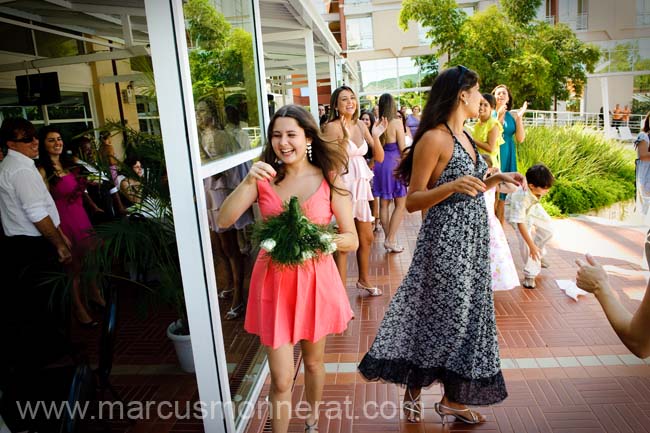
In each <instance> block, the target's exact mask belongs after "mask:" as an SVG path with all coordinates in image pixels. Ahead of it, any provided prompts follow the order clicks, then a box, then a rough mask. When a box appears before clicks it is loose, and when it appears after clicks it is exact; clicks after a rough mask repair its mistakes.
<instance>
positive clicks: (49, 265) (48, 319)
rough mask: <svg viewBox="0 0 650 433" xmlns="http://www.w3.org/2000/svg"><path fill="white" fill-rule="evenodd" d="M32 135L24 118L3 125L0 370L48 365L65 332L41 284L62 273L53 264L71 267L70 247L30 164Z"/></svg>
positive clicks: (0, 137)
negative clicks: (4, 366)
mask: <svg viewBox="0 0 650 433" xmlns="http://www.w3.org/2000/svg"><path fill="white" fill-rule="evenodd" d="M35 134H36V129H35V128H34V126H33V125H32V124H31V123H30V122H29V121H27V120H25V119H22V118H11V119H6V120H5V121H4V122H3V123H2V127H1V128H0V140H1V143H0V144H6V146H7V148H8V149H9V150H8V152H7V155H6V156H5V158H4V160H3V161H2V162H1V163H0V220H2V229H3V231H4V235H5V237H4V238H3V239H2V245H1V246H0V254H1V256H0V257H1V259H2V262H1V267H2V268H3V269H5V271H4V272H3V275H2V278H3V284H2V289H0V334H2V335H4V336H6V337H7V338H9V341H8V342H7V344H6V346H4V347H3V350H2V352H3V355H2V358H3V359H2V360H0V364H2V363H4V362H7V363H8V365H9V366H11V365H14V366H16V365H18V366H26V364H27V365H29V364H30V363H31V362H34V363H35V364H36V363H38V362H47V361H46V359H47V355H48V346H53V345H56V344H60V343H61V339H60V338H59V337H60V333H59V332H58V331H60V329H61V328H63V327H64V326H65V324H64V323H62V320H61V314H60V304H56V305H54V309H53V308H51V305H50V301H51V300H52V298H51V296H52V294H53V293H52V292H53V290H52V287H51V286H48V285H47V284H44V282H43V281H44V277H47V274H46V273H48V272H52V271H57V270H60V268H59V266H60V265H57V262H59V263H62V264H66V263H69V262H70V260H71V253H70V244H69V241H68V240H67V239H66V237H65V236H64V235H63V233H62V232H61V229H60V228H59V223H60V220H59V213H58V212H57V209H56V206H55V204H54V200H53V199H52V196H51V195H50V193H49V191H48V190H47V188H46V186H45V183H44V182H43V178H42V177H41V175H40V173H39V172H38V170H37V168H36V166H35V164H34V158H36V157H37V156H38V139H37V138H36V136H35ZM57 309H58V311H57ZM29 339H32V340H31V341H30V340H29ZM39 353H40V355H39ZM5 373H6V372H5Z"/></svg>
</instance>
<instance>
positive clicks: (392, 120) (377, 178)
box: [372, 93, 406, 253]
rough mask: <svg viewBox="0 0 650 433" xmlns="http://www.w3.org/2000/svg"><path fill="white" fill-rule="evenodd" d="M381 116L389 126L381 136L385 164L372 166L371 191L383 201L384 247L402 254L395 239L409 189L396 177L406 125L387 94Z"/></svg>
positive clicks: (381, 207)
mask: <svg viewBox="0 0 650 433" xmlns="http://www.w3.org/2000/svg"><path fill="white" fill-rule="evenodd" d="M379 116H380V117H383V118H385V119H387V120H388V127H387V128H386V131H385V132H384V133H383V134H382V135H381V137H380V141H381V144H382V146H383V148H384V161H383V162H375V166H374V167H373V173H374V180H373V184H372V192H373V195H374V196H375V197H379V199H380V202H379V219H380V220H381V226H382V228H383V229H384V235H385V238H384V239H385V240H384V248H386V251H387V252H389V253H401V252H402V251H404V247H402V246H401V245H398V244H397V242H396V240H395V236H396V234H397V230H398V229H399V225H400V223H401V222H402V219H403V218H404V211H405V209H406V207H405V206H406V186H405V185H404V183H403V182H402V181H400V180H398V179H397V178H396V177H395V174H394V171H395V169H396V168H397V166H398V165H399V161H400V159H401V154H402V151H404V148H405V147H406V141H405V136H404V125H403V123H402V120H400V119H398V118H397V109H396V106H395V100H394V99H393V97H392V96H391V95H389V94H388V93H384V94H383V95H381V97H380V98H379ZM391 201H393V202H395V208H394V209H393V213H392V214H391V213H390V203H391Z"/></svg>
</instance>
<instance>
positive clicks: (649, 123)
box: [641, 113, 650, 133]
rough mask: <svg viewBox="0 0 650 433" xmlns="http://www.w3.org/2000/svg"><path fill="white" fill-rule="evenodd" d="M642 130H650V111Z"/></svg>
mask: <svg viewBox="0 0 650 433" xmlns="http://www.w3.org/2000/svg"><path fill="white" fill-rule="evenodd" d="M641 130H642V131H643V132H646V133H647V132H650V113H648V114H646V116H645V119H644V120H643V127H642V128H641Z"/></svg>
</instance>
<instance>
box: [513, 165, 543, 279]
mask: <svg viewBox="0 0 650 433" xmlns="http://www.w3.org/2000/svg"><path fill="white" fill-rule="evenodd" d="M526 181H527V182H528V189H527V190H524V189H522V188H519V189H517V191H515V192H513V193H512V194H510V195H509V196H508V199H507V202H508V204H509V206H506V219H507V221H508V222H509V223H510V224H512V225H513V226H514V227H515V228H516V229H517V230H518V231H519V234H520V235H521V237H522V238H523V240H524V242H525V243H526V246H527V248H528V254H527V260H526V265H525V266H524V281H523V283H522V286H524V287H525V288H527V289H534V288H535V277H537V275H538V274H539V272H540V270H541V268H546V267H548V263H547V262H546V260H545V259H544V255H545V253H546V250H545V248H544V247H545V246H546V243H547V242H548V241H549V240H550V239H551V237H553V230H552V227H551V217H550V216H549V215H548V213H546V211H545V210H544V208H543V207H542V205H541V203H540V202H539V200H540V199H541V198H542V197H543V196H545V195H546V194H547V193H548V191H549V190H550V189H551V187H552V186H553V182H554V181H555V178H554V177H553V174H552V173H551V171H550V170H549V169H548V167H546V166H545V165H544V164H536V165H533V166H532V167H530V168H529V169H528V171H526ZM533 228H534V229H535V236H534V237H533V236H532V235H531V231H532V229H533Z"/></svg>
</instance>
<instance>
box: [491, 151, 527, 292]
mask: <svg viewBox="0 0 650 433" xmlns="http://www.w3.org/2000/svg"><path fill="white" fill-rule="evenodd" d="M483 159H485V162H486V163H487V165H488V176H491V175H494V174H497V173H500V170H499V169H498V168H497V167H493V165H492V164H493V161H492V158H491V157H490V155H483ZM516 189H517V188H515V187H513V186H511V185H510V184H507V183H504V184H500V185H497V186H495V187H493V188H490V189H488V190H487V191H485V193H484V194H483V195H484V196H485V206H486V207H487V214H488V225H489V226H490V273H491V274H492V290H493V291H495V292H496V291H499V290H511V289H514V288H515V287H517V286H519V284H520V283H519V276H518V275H517V268H516V267H515V262H514V261H513V260H512V252H511V251H510V246H509V245H508V240H507V239H506V234H505V232H504V231H503V227H501V223H500V222H499V219H498V218H497V216H496V214H495V213H494V206H495V203H494V202H495V200H496V197H497V194H499V193H501V194H509V193H511V192H514V191H515V190H516Z"/></svg>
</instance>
